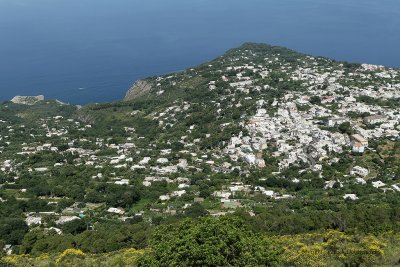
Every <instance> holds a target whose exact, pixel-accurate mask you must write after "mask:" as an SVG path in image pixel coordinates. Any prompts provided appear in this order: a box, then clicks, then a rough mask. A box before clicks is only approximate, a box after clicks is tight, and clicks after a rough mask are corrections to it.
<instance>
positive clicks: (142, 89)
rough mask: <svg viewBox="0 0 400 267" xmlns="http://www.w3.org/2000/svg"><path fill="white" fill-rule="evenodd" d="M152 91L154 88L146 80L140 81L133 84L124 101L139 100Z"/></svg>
mask: <svg viewBox="0 0 400 267" xmlns="http://www.w3.org/2000/svg"><path fill="white" fill-rule="evenodd" d="M151 89H152V86H151V84H150V83H148V82H146V81H144V80H138V81H136V82H135V83H134V84H133V86H132V87H131V88H130V89H129V90H128V92H126V95H125V98H124V101H129V100H133V99H135V98H138V97H139V96H142V95H145V94H147V93H148V92H150V90H151Z"/></svg>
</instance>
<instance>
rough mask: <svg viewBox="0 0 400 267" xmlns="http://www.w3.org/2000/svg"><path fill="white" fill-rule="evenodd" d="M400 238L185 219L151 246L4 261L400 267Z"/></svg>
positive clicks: (233, 219) (162, 230)
mask: <svg viewBox="0 0 400 267" xmlns="http://www.w3.org/2000/svg"><path fill="white" fill-rule="evenodd" d="M399 259H400V235H399V234H398V233H397V234H394V233H385V234H381V235H379V236H374V235H366V234H357V233H343V232H339V231H336V230H328V231H324V232H317V233H308V234H299V235H283V236H279V235H274V236H271V235H266V234H261V233H255V232H254V231H251V230H250V229H249V227H248V225H247V224H246V223H245V222H244V221H243V220H242V219H240V218H239V217H238V216H237V215H232V216H228V217H223V218H210V217H203V218H198V219H185V220H182V221H180V222H177V223H173V224H166V225H163V226H160V227H158V228H157V229H156V231H155V232H154V234H153V235H152V238H151V240H150V245H149V247H148V248H146V249H144V250H137V249H134V248H130V249H123V250H119V251H115V252H109V253H97V254H93V253H85V252H83V251H82V250H79V249H77V248H68V249H66V250H65V251H63V252H62V253H57V254H41V255H38V256H37V257H34V256H30V255H13V256H6V257H3V259H2V260H1V264H2V266H389V265H397V264H400V262H399Z"/></svg>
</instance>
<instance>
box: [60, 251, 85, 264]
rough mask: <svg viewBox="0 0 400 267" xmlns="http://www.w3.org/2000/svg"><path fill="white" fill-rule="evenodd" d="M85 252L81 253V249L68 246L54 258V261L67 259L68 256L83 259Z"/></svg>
mask: <svg viewBox="0 0 400 267" xmlns="http://www.w3.org/2000/svg"><path fill="white" fill-rule="evenodd" d="M85 256H86V255H85V253H83V251H82V250H79V249H75V248H69V249H66V250H64V252H63V253H61V254H60V255H59V256H58V257H57V259H56V263H61V262H63V261H65V260H67V259H70V258H79V259H83V258H85Z"/></svg>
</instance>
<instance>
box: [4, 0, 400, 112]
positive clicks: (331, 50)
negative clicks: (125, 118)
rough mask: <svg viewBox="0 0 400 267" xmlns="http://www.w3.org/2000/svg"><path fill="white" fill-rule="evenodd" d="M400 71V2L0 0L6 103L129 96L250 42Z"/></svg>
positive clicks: (97, 99)
mask: <svg viewBox="0 0 400 267" xmlns="http://www.w3.org/2000/svg"><path fill="white" fill-rule="evenodd" d="M249 41H251V42H264V43H270V44H274V45H281V46H286V47H289V48H291V49H294V50H298V51H300V52H305V53H308V54H313V55H318V56H326V57H331V58H334V59H338V60H346V61H351V62H360V63H364V62H366V63H375V64H382V65H387V66H395V67H399V66H400V50H399V48H400V1H399V0H379V1H376V0H335V1H328V0H247V1H245V0H146V1H143V0H0V101H4V100H7V99H10V98H11V97H13V96H14V95H37V94H44V95H45V96H46V98H52V99H54V98H57V99H59V100H62V101H65V102H69V103H74V104H84V103H89V102H104V101H114V100H119V99H121V98H122V97H123V96H124V94H125V92H126V90H127V89H128V88H129V87H130V85H131V84H132V83H133V82H134V81H135V80H137V79H140V78H145V77H147V76H153V75H158V74H163V73H168V72H173V71H178V70H182V69H185V68H188V67H191V66H195V65H197V64H200V63H203V62H205V61H207V60H210V59H212V58H214V57H216V56H218V55H220V54H222V53H224V52H225V51H226V50H227V49H230V48H233V47H236V46H239V45H241V44H242V43H243V42H249Z"/></svg>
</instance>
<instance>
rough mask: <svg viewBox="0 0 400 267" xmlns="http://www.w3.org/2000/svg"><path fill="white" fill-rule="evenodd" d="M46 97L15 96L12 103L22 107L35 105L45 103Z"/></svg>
mask: <svg viewBox="0 0 400 267" xmlns="http://www.w3.org/2000/svg"><path fill="white" fill-rule="evenodd" d="M43 100H44V96H43V95H38V96H19V95H17V96H14V98H13V99H11V102H13V103H15V104H22V105H34V104H36V103H37V102H39V101H43Z"/></svg>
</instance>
